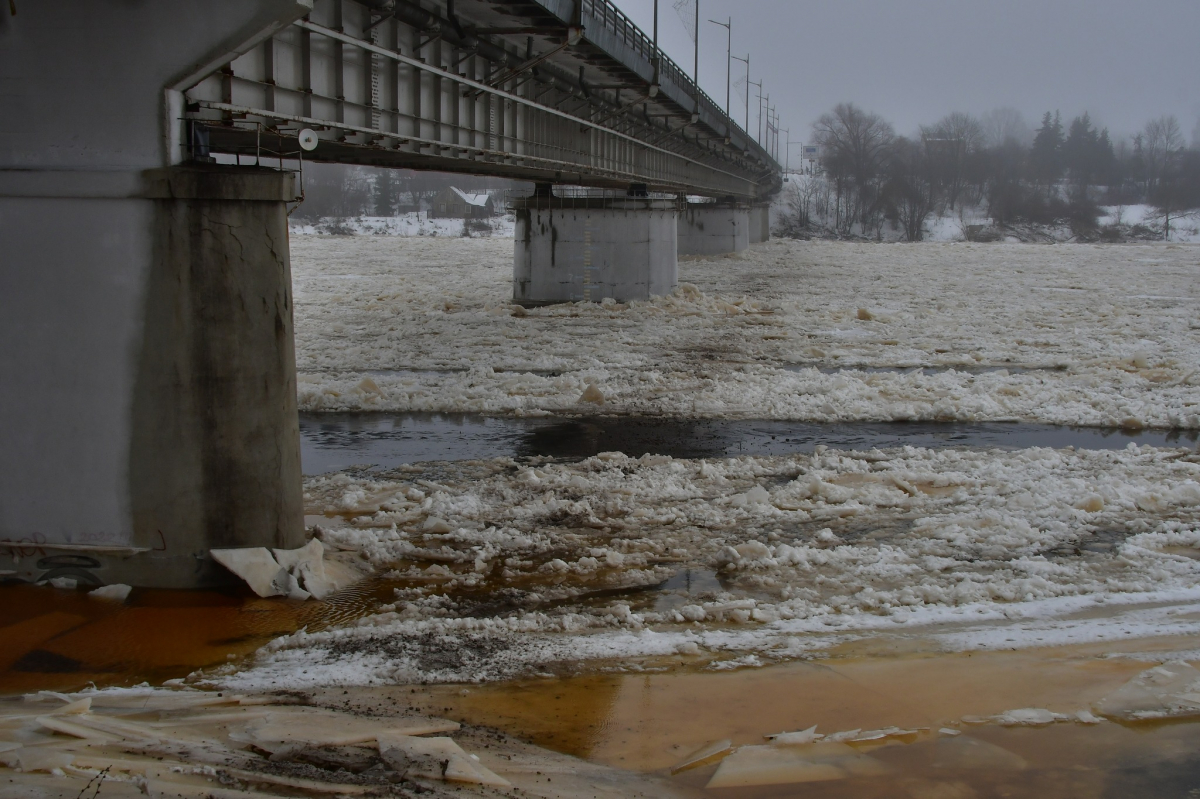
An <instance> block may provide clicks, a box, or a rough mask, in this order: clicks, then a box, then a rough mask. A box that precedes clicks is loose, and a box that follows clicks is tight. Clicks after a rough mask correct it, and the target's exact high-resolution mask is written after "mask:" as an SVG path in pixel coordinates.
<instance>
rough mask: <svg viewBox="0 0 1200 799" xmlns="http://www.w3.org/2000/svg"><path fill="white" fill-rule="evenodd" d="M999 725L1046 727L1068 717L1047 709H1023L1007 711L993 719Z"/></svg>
mask: <svg viewBox="0 0 1200 799" xmlns="http://www.w3.org/2000/svg"><path fill="white" fill-rule="evenodd" d="M992 718H993V719H994V720H995V722H996V723H997V724H1000V725H1002V726H1004V727H1045V726H1046V725H1047V724H1053V723H1054V722H1056V721H1063V720H1065V719H1066V718H1067V717H1066V716H1064V715H1062V714H1061V713H1052V712H1051V711H1049V710H1046V709H1045V708H1040V707H1023V708H1020V709H1019V710H1006V711H1004V712H1003V713H1000V714H998V715H996V716H993V717H992Z"/></svg>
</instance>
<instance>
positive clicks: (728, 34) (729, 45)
mask: <svg viewBox="0 0 1200 799" xmlns="http://www.w3.org/2000/svg"><path fill="white" fill-rule="evenodd" d="M698 4H699V0H697V5H698ZM709 22H711V23H712V24H714V25H720V26H721V27H722V28H724V29H725V116H729V66H730V63H731V62H730V57H731V56H732V55H733V17H730V18H729V21H728V22H717V21H716V20H715V19H710V20H709Z"/></svg>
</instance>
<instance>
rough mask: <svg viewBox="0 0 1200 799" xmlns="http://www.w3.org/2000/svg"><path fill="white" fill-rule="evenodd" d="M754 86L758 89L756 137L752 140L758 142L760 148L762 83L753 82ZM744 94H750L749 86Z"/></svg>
mask: <svg viewBox="0 0 1200 799" xmlns="http://www.w3.org/2000/svg"><path fill="white" fill-rule="evenodd" d="M754 85H755V86H757V87H758V135H757V136H756V137H755V138H754V140H755V141H756V142H758V146H759V147H762V140H763V139H762V100H763V92H762V88H763V87H762V81H761V80H759V81H755V82H754ZM746 94H747V95H749V94H750V87H749V86H747V87H746ZM749 101H750V98H749V97H747V98H746V102H749Z"/></svg>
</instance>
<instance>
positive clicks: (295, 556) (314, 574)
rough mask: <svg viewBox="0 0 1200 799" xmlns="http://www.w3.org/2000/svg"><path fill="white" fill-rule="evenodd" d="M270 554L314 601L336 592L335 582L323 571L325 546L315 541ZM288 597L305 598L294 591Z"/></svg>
mask: <svg viewBox="0 0 1200 799" xmlns="http://www.w3.org/2000/svg"><path fill="white" fill-rule="evenodd" d="M272 552H274V553H275V560H277V561H278V562H279V565H280V566H282V567H283V568H285V569H287V570H288V573H289V574H291V575H292V577H293V578H295V580H296V582H297V584H298V586H299V587H300V588H302V589H303V590H304V591H305V592H307V593H308V594H311V595H312V596H313V597H315V598H316V599H324V598H325V597H327V596H328V595H329V594H331V593H333V592H334V591H336V590H337V588H338V585H337V582H336V581H334V580H332V579H330V576H329V574H328V573H327V572H326V571H325V546H324V545H323V544H322V543H321V542H320V541H318V540H317V539H315V538H314V539H313V540H311V541H309V542H308V543H307V544H305V545H304V546H302V547H300V548H299V549H275V550H272ZM290 587H291V586H290V585H289V588H290ZM289 595H292V596H293V597H295V598H299V599H303V598H306V597H299V596H297V595H296V592H295V591H294V590H293V591H289Z"/></svg>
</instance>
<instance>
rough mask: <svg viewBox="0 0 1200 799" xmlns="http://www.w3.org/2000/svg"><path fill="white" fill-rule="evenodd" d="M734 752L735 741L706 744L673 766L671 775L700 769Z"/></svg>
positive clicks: (725, 740)
mask: <svg viewBox="0 0 1200 799" xmlns="http://www.w3.org/2000/svg"><path fill="white" fill-rule="evenodd" d="M732 750H733V741H731V740H729V739H728V738H725V739H723V740H720V741H717V742H715V743H711V744H706V745H704V746H702V747H700V748H699V749H697V750H696V751H694V752H692V753H691V754H689V755H687V756H686V757H684V758H683V759H682V760H680V761H679V762H678V763H676V764H675V765H673V766H671V773H672V774H678V773H679V772H681V771H687V770H688V769H691V768H699V767H700V766H706V765H708V764H709V763H714V762H716V761H717V760H720V759H721V758H723V757H725V756H726V755H727V754H729V753H730V751H732Z"/></svg>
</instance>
